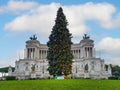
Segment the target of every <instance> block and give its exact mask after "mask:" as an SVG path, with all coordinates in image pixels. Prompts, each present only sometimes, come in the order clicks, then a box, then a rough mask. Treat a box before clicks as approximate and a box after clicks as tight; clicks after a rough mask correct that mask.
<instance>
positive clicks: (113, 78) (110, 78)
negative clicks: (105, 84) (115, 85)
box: [108, 76, 118, 80]
mask: <svg viewBox="0 0 120 90" xmlns="http://www.w3.org/2000/svg"><path fill="white" fill-rule="evenodd" d="M108 79H109V80H117V79H118V77H115V76H112V77H108Z"/></svg>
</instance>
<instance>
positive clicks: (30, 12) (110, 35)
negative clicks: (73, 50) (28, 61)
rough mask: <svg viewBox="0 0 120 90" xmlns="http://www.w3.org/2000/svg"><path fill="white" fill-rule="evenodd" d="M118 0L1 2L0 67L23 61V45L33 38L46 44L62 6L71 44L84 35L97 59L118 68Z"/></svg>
mask: <svg viewBox="0 0 120 90" xmlns="http://www.w3.org/2000/svg"><path fill="white" fill-rule="evenodd" d="M119 3H120V0H69V1H68V0H0V41H1V43H0V44H1V45H0V46H1V48H0V50H1V52H0V67H3V66H8V65H12V66H14V64H15V63H14V62H15V60H18V59H19V58H23V56H24V54H23V51H24V48H25V41H26V40H28V39H29V37H30V36H31V35H33V34H36V35H37V37H38V40H39V41H40V43H46V42H47V41H48V36H49V34H50V32H51V30H52V27H53V25H54V20H55V18H56V12H57V9H58V8H59V7H60V6H61V7H62V8H63V11H64V13H65V15H66V18H67V20H68V22H69V26H68V28H69V30H70V32H71V33H72V35H73V39H72V41H73V43H79V42H80V40H81V39H82V36H83V34H84V33H87V34H88V35H90V36H91V38H92V39H93V40H94V41H95V47H96V53H97V57H101V58H103V59H105V63H108V64H109V63H112V64H118V65H120V52H119V51H120V35H119V33H120V6H119Z"/></svg>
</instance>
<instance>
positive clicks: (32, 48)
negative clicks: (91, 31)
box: [9, 34, 111, 79]
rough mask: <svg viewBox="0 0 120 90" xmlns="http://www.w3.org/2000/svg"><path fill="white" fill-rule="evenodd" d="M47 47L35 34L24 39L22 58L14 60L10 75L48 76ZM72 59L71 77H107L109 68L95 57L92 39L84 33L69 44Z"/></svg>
mask: <svg viewBox="0 0 120 90" xmlns="http://www.w3.org/2000/svg"><path fill="white" fill-rule="evenodd" d="M47 50H48V47H47V45H46V44H41V43H40V42H39V41H38V40H37V38H36V37H35V36H33V37H31V38H30V40H28V41H26V48H25V51H24V54H25V55H24V59H20V60H19V61H16V62H15V71H14V72H12V73H11V70H10V69H9V75H10V76H16V78H17V79H29V78H49V77H51V76H50V75H49V72H48V71H47V68H48V61H47V59H46V56H47V52H48V51H47ZM71 51H72V53H73V56H74V59H73V63H72V74H71V75H69V77H72V78H108V77H109V76H111V68H110V65H108V68H106V67H105V64H104V60H103V59H100V58H96V56H95V48H94V41H93V40H91V39H90V37H88V36H87V35H86V34H85V36H84V37H83V39H82V40H81V41H80V43H77V44H73V45H72V46H71ZM86 67H87V68H86Z"/></svg>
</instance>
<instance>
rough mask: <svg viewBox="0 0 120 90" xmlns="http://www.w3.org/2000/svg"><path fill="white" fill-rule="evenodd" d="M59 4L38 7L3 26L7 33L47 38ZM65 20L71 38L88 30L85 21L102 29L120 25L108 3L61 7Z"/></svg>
mask: <svg viewBox="0 0 120 90" xmlns="http://www.w3.org/2000/svg"><path fill="white" fill-rule="evenodd" d="M59 6H62V5H60V4H59V3H51V4H48V5H39V7H36V8H34V9H32V10H30V11H28V13H27V14H23V15H21V16H18V17H16V18H15V19H14V20H13V21H11V22H9V23H7V24H6V25H5V27H4V28H5V29H6V30H9V31H32V32H34V33H39V35H40V36H41V37H43V38H48V36H49V34H50V31H51V30H52V27H53V25H54V20H55V17H56V11H57V9H58V7H59ZM62 7H63V11H64V13H65V15H66V18H67V20H68V22H69V26H68V28H69V30H70V32H71V33H72V34H73V36H75V37H76V36H77V37H78V36H80V35H83V34H84V33H86V32H87V30H89V29H90V27H88V26H87V25H86V24H85V22H86V21H87V20H93V21H96V22H97V23H98V24H99V25H100V26H101V27H103V28H107V29H108V28H113V27H116V26H119V25H120V16H119V15H116V16H117V18H116V19H113V18H112V14H113V13H115V11H116V10H115V7H114V6H112V5H111V4H108V3H98V4H94V3H92V2H90V3H86V4H84V5H72V6H62Z"/></svg>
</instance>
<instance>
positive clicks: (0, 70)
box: [0, 67, 15, 73]
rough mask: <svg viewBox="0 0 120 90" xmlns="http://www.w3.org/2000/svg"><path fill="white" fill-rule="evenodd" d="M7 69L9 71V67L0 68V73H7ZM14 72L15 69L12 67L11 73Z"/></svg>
mask: <svg viewBox="0 0 120 90" xmlns="http://www.w3.org/2000/svg"><path fill="white" fill-rule="evenodd" d="M8 69H9V67H3V68H0V72H4V73H8ZM14 70H15V68H14V67H12V71H14Z"/></svg>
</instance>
